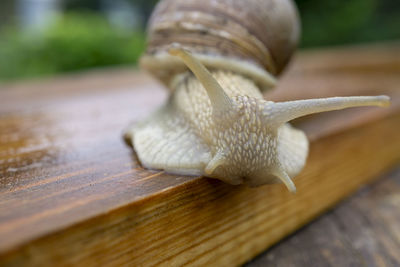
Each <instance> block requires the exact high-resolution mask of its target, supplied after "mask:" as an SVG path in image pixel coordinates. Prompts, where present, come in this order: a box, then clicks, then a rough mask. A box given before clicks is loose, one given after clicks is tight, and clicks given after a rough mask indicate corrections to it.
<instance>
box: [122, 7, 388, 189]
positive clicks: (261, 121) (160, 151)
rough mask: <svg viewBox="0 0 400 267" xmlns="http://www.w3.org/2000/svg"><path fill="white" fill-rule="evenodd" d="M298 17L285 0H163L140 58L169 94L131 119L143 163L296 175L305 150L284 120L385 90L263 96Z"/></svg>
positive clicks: (279, 177) (235, 176)
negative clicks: (319, 95) (154, 108)
mask: <svg viewBox="0 0 400 267" xmlns="http://www.w3.org/2000/svg"><path fill="white" fill-rule="evenodd" d="M299 28H300V27H299V18H298V15H297V10H296V7H295V5H294V3H293V2H292V1H291V0H248V1H242V0H219V1H216V0H203V1H197V0H161V1H160V2H159V3H158V5H157V6H156V8H155V10H154V12H153V14H152V16H151V18H150V22H149V28H148V31H149V36H148V48H147V51H146V53H145V54H144V55H143V56H142V58H141V62H140V64H141V67H142V68H144V69H146V70H148V71H149V72H150V73H152V74H153V75H154V76H155V77H157V78H158V79H159V80H160V81H162V82H163V83H164V84H165V85H166V87H168V88H169V89H170V92H171V93H170V96H169V98H168V100H167V102H166V103H165V104H164V105H163V106H162V107H161V108H159V109H158V110H157V111H155V112H154V113H153V114H151V115H150V116H149V117H148V118H145V119H144V120H143V121H141V122H139V123H137V124H136V125H134V126H132V127H130V128H128V129H127V131H126V133H125V138H126V139H128V140H129V141H130V143H131V144H132V145H133V147H134V149H135V151H136V153H137V156H138V158H139V160H140V162H141V164H142V165H143V166H144V167H145V168H149V169H159V170H164V171H166V172H169V173H173V174H180V175H203V176H207V177H211V178H216V179H219V180H222V181H224V182H226V183H229V184H233V185H238V184H247V185H249V186H251V187H255V186H261V185H264V184H270V183H277V182H279V183H283V184H285V186H286V187H287V188H288V190H289V191H290V192H295V191H296V187H295V185H294V183H293V181H292V178H293V177H295V176H296V175H297V174H298V173H299V172H300V171H301V170H302V168H303V167H304V165H305V162H306V158H307V154H308V140H307V137H306V136H305V134H304V133H303V132H302V131H301V130H298V129H295V128H294V127H292V126H291V125H290V124H289V123H288V122H289V121H291V120H293V119H295V118H298V117H301V116H305V115H308V114H312V113H317V112H324V111H330V110H337V109H343V108H348V107H356V106H369V105H375V106H387V105H388V104H389V97H387V96H353V97H331V98H320V99H309V100H296V101H287V102H277V103H275V102H272V101H268V100H264V99H263V97H262V92H263V91H265V90H268V89H270V88H272V87H274V85H275V84H276V79H277V77H278V76H279V74H280V73H281V72H282V70H283V69H284V68H285V66H286V65H287V63H288V62H289V59H290V57H291V55H292V53H293V52H294V50H295V47H296V45H297V41H298V38H299V32H300V30H299Z"/></svg>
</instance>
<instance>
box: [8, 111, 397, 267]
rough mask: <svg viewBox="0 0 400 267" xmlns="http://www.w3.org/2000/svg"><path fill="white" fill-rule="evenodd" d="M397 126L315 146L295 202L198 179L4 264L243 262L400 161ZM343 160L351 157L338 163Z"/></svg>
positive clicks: (387, 123)
mask: <svg viewBox="0 0 400 267" xmlns="http://www.w3.org/2000/svg"><path fill="white" fill-rule="evenodd" d="M393 125H400V114H399V113H395V114H392V115H390V116H386V117H384V118H381V120H379V121H372V122H369V123H366V124H363V125H360V126H359V127H358V128H355V129H354V128H353V129H350V130H347V131H339V132H336V133H334V134H332V135H326V136H324V137H321V138H319V139H316V140H314V141H313V142H312V144H311V151H310V157H309V161H308V164H307V166H306V168H305V170H304V171H303V172H302V174H301V175H300V176H299V177H298V178H296V185H297V187H298V193H297V194H296V195H291V194H290V193H288V192H286V190H285V188H284V187H278V186H269V187H262V188H257V189H249V188H246V187H245V186H237V187H234V186H230V185H226V184H223V183H221V182H219V181H216V180H212V179H194V180H192V181H189V182H186V183H183V184H181V185H179V186H177V187H174V188H167V189H166V190H164V191H163V192H161V193H159V194H156V195H151V196H148V197H147V198H146V199H142V200H141V201H138V202H135V203H133V204H132V205H125V206H122V207H120V208H119V209H117V210H114V211H112V212H111V213H109V214H103V215H100V216H96V217H94V218H92V219H90V220H87V221H85V222H81V223H78V224H76V225H73V226H71V227H68V228H66V229H60V230H59V231H57V232H55V233H52V234H50V235H47V236H45V237H42V238H39V239H36V240H33V241H31V242H29V243H27V244H24V245H22V246H19V247H18V248H14V249H13V250H12V251H8V252H7V253H5V254H3V255H2V257H1V258H2V260H1V261H2V263H3V264H6V265H7V264H8V265H19V264H23V263H28V262H29V264H32V265H35V264H36V265H40V264H43V263H51V262H53V263H54V262H57V263H59V264H74V263H75V264H76V263H80V264H92V265H93V264H95V263H100V264H110V263H114V264H127V263H128V262H129V263H130V264H136V265H150V264H165V265H170V264H173V265H180V264H188V263H192V264H196V265H203V264H207V263H210V262H212V263H213V264H238V263H243V262H245V261H247V260H248V259H250V258H252V257H254V256H255V255H257V254H258V253H260V252H261V251H263V250H264V249H266V248H267V247H269V246H271V245H272V244H273V243H275V242H276V241H278V240H280V239H281V238H283V237H284V236H286V235H287V234H289V233H291V232H293V231H295V230H296V229H298V228H299V227H301V226H302V225H304V224H306V223H307V222H309V221H310V220H312V219H313V218H314V217H316V216H318V215H319V214H321V213H322V212H324V211H325V210H326V209H327V208H329V207H331V206H332V205H333V204H334V203H337V202H338V201H340V200H342V199H343V198H344V197H346V196H348V195H349V194H350V193H352V192H354V191H355V190H357V188H359V186H360V185H361V184H366V183H368V182H370V181H372V180H373V179H374V178H375V177H376V176H377V175H379V174H380V173H382V172H383V171H385V170H387V169H388V168H390V167H391V166H392V165H393V164H395V163H396V162H398V161H399V160H400V158H399V157H400V156H399V153H398V151H399V149H400V140H399V138H396V137H397V134H396V131H395V130H393ZM389 141H391V142H392V143H391V144H388V143H387V142H389ZM346 154H351V156H349V157H346V160H343V159H341V157H343V155H346ZM317 162H318V164H317ZM357 164H362V167H360V166H359V165H358V166H357ZM310 184H312V186H311V187H309V186H308V185H310ZM310 188H311V189H312V190H310ZM278 215H279V216H278ZM71 244H73V245H71ZM50 250H51V251H52V253H45V252H46V251H50Z"/></svg>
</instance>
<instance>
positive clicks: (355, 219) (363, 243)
mask: <svg viewBox="0 0 400 267" xmlns="http://www.w3.org/2000/svg"><path fill="white" fill-rule="evenodd" d="M399 222H400V166H399V167H398V168H397V169H396V170H395V171H390V172H388V173H386V174H385V175H383V176H382V177H380V178H379V180H378V181H376V182H374V183H372V184H371V185H370V186H365V187H363V188H362V189H361V190H359V191H358V192H357V194H355V195H354V196H352V197H351V198H349V199H347V200H345V201H343V203H341V204H340V205H338V207H335V209H332V210H331V211H329V212H327V213H326V214H324V215H323V216H321V217H319V218H318V219H317V220H315V221H313V222H312V223H310V224H309V225H307V226H306V227H304V228H302V229H301V230H299V231H297V232H296V233H295V234H293V235H291V236H289V237H287V238H285V239H284V240H283V241H282V242H279V243H278V244H277V245H275V246H273V247H272V248H270V249H269V250H268V251H266V252H265V253H262V254H261V255H259V256H257V257H256V258H255V259H253V260H252V261H250V262H249V263H247V264H246V265H245V267H256V266H263V267H269V266H271V267H272V266H274V267H275V266H340V267H350V266H385V267H397V266H399V263H400V253H399V251H400V242H399V241H400V223H399Z"/></svg>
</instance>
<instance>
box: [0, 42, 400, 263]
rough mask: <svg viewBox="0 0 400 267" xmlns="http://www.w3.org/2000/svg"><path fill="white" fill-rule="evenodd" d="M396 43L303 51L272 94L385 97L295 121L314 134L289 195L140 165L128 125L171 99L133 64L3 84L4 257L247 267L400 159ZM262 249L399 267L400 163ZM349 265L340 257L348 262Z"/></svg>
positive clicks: (300, 259)
mask: <svg viewBox="0 0 400 267" xmlns="http://www.w3.org/2000/svg"><path fill="white" fill-rule="evenodd" d="M399 74H400V47H399V45H398V44H388V45H377V46H366V47H350V48H341V49H339V48H338V49H329V50H322V51H308V52H302V53H300V54H299V56H298V57H297V58H296V60H295V63H294V64H293V65H292V67H291V69H290V71H288V73H287V75H285V77H284V78H283V79H282V81H281V82H280V85H279V88H278V89H277V90H276V91H273V92H270V93H268V94H267V95H266V97H267V98H268V99H272V100H288V99H301V98H312V97H323V96H333V95H360V94H369V95H374V94H382V93H385V94H389V95H390V96H391V97H392V106H391V107H390V108H388V109H380V108H357V109H351V110H345V111H340V112H331V113H325V114H319V115H315V116H309V117H307V118H304V119H301V120H298V121H296V122H295V124H296V125H297V127H300V128H301V129H303V130H304V131H305V132H306V133H307V135H308V136H309V138H310V140H311V151H310V156H309V159H308V163H307V166H306V168H305V169H304V171H303V172H302V173H301V174H300V175H299V176H298V177H297V178H296V179H295V183H296V185H297V188H298V192H297V194H295V195H292V194H290V193H288V192H287V190H286V189H285V187H284V186H283V185H271V186H264V187H261V188H257V189H250V188H247V187H245V186H230V185H227V184H224V183H222V182H219V181H217V180H213V179H207V178H202V177H188V176H175V175H170V174H166V173H164V172H160V171H152V170H145V169H143V168H141V166H140V164H139V162H138V160H137V158H136V157H135V155H134V154H133V153H132V149H131V148H130V147H128V146H127V145H126V144H125V143H124V141H123V139H122V131H123V129H124V128H125V127H126V126H127V125H128V124H130V123H132V122H136V121H138V120H139V119H140V118H142V117H144V116H146V115H147V114H149V113H150V112H151V111H152V110H154V109H155V108H156V107H157V106H159V105H160V104H161V103H162V102H163V101H164V100H165V97H166V93H167V92H166V90H164V89H162V88H161V86H160V85H159V84H157V83H156V82H155V81H154V80H153V79H152V78H150V77H149V76H147V75H146V74H144V73H141V72H138V71H136V70H134V69H115V70H107V69H106V70H97V71H93V72H87V73H82V74H72V75H66V76H62V77H58V78H52V79H47V80H38V81H30V82H22V83H16V84H10V85H4V86H3V88H0V265H2V266H3V265H4V266H27V265H29V266H44V265H55V264H57V265H71V264H81V265H85V266H98V265H120V264H131V265H142V266H149V265H153V264H164V265H166V266H170V265H180V264H193V265H205V264H212V263H213V264H214V265H232V264H235V265H236V264H242V263H244V262H246V261H248V260H250V259H252V258H254V257H255V256H256V255H258V254H259V253H261V252H262V251H264V250H265V249H266V248H268V247H271V246H272V245H273V244H275V243H276V242H278V241H279V240H281V239H282V238H284V237H286V236H288V235H289V234H291V233H293V232H294V231H296V230H297V229H299V228H301V227H302V226H304V225H305V224H307V223H308V222H310V221H311V220H313V219H314V218H316V217H317V216H318V215H320V214H322V213H323V212H325V211H327V210H329V209H331V208H332V207H333V205H334V204H335V203H338V201H340V200H342V199H344V198H345V197H347V196H349V195H350V194H351V193H353V192H355V191H356V190H357V189H359V188H360V187H361V186H363V185H366V184H369V183H370V182H372V181H374V180H376V178H377V177H379V175H382V174H384V173H388V171H389V170H392V169H393V168H394V167H395V166H398V164H399V162H400V138H399V134H398V132H399V130H400V90H399V86H400V75H399ZM390 177H391V178H389V179H385V180H382V181H378V182H377V183H375V184H372V185H370V186H367V187H364V189H363V191H362V192H361V193H359V194H358V195H357V196H356V197H354V198H351V199H350V200H348V201H347V202H346V203H345V204H343V205H342V206H340V207H339V208H338V209H334V210H333V211H330V212H329V213H328V214H327V215H325V216H324V217H321V218H320V219H318V220H317V221H315V222H313V223H312V224H310V225H308V226H307V227H306V228H303V229H302V230H301V231H299V232H297V233H296V234H294V235H292V236H291V237H289V238H288V239H286V240H284V241H283V242H282V243H280V244H279V245H277V246H274V247H273V248H272V249H271V250H270V251H269V252H267V253H266V254H263V256H260V258H256V259H255V260H254V261H253V262H251V263H250V266H251V265H257V264H259V263H260V262H262V263H263V264H264V263H265V262H267V263H269V264H271V265H275V264H277V265H281V266H289V265H290V264H293V265H294V264H296V266H299V265H297V263H299V264H300V266H301V265H302V266H309V265H310V264H311V263H315V262H321V264H328V263H329V264H339V265H341V264H342V263H343V264H344V265H351V264H353V263H354V264H355V265H358V264H363V263H366V264H367V265H368V264H372V265H376V266H380V265H383V264H385V263H386V264H388V265H389V264H392V265H393V266H395V265H399V264H400V260H399V255H400V253H397V252H398V251H400V250H399V248H400V246H399V243H400V234H399V233H400V223H399V216H400V212H399V209H398V207H399V199H400V197H399V194H400V193H399V187H398V182H399V178H398V172H396V171H395V172H392V175H391V176H390ZM344 265H342V266H344Z"/></svg>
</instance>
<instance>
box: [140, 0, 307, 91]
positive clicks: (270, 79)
mask: <svg viewBox="0 0 400 267" xmlns="http://www.w3.org/2000/svg"><path fill="white" fill-rule="evenodd" d="M299 25H300V23H299V19H298V15H297V11H296V8H295V6H294V4H293V3H292V2H291V1H290V0H246V1H240V0H220V1H215V0H203V1H198V0H186V1H182V0H165V1H161V2H160V3H159V4H158V5H157V7H156V8H155V10H154V12H153V14H152V16H151V18H150V22H149V26H148V32H149V34H148V48H147V53H146V54H145V55H144V56H143V57H142V59H141V66H142V67H143V68H145V69H147V70H148V71H150V72H151V73H152V74H153V75H154V76H156V77H158V78H159V79H160V80H161V81H163V82H164V83H165V84H166V85H167V86H168V85H169V82H170V79H171V78H172V77H174V76H175V74H177V73H180V72H183V71H185V70H186V66H185V65H184V64H183V62H182V61H180V60H178V59H177V58H174V57H172V56H170V55H169V54H168V53H167V50H168V48H169V47H170V45H171V43H179V44H180V46H181V47H183V48H186V49H187V50H189V51H190V52H191V53H192V54H193V55H194V56H195V57H196V58H197V59H198V60H200V62H202V63H203V64H204V65H205V66H206V67H208V68H214V69H219V70H222V69H224V70H230V71H234V72H236V73H240V74H242V75H244V76H247V77H249V78H250V79H251V80H252V81H254V82H255V83H256V84H257V85H258V86H259V87H260V88H261V89H266V88H270V87H272V86H273V85H274V84H275V82H276V81H275V77H276V76H277V75H278V74H279V73H281V72H282V70H283V69H284V67H285V66H286V64H287V63H288V61H289V59H290V57H291V55H292V53H293V52H294V49H295V47H296V45H297V42H298V38H299V32H300V27H299Z"/></svg>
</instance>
